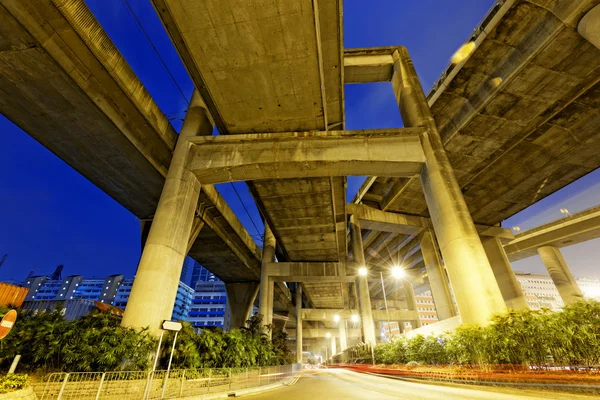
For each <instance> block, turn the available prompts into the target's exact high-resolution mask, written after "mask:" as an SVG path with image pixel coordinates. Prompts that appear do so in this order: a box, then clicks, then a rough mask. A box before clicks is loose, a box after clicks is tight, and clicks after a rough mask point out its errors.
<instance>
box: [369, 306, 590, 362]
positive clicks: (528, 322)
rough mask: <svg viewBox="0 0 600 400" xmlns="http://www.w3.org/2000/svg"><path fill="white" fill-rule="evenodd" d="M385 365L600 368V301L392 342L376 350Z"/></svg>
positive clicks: (513, 313) (511, 314)
mask: <svg viewBox="0 0 600 400" xmlns="http://www.w3.org/2000/svg"><path fill="white" fill-rule="evenodd" d="M375 355H376V360H377V362H380V363H385V364H400V363H408V364H413V363H416V364H428V365H438V364H448V363H450V364H460V365H479V366H481V367H488V366H489V365H493V364H510V365H521V366H523V367H526V366H527V365H529V364H534V365H543V364H546V363H547V362H548V361H547V360H548V359H553V360H554V363H555V364H561V365H587V366H590V365H598V364H600V302H597V301H581V302H577V303H574V304H571V305H569V306H566V307H565V308H564V309H563V310H562V311H560V312H551V311H549V310H547V309H542V310H523V311H515V310H510V311H509V312H507V313H505V314H502V315H497V316H495V317H494V318H493V319H492V322H491V323H490V324H489V325H487V326H485V327H482V326H472V325H471V326H470V325H463V326H461V327H459V328H458V329H456V330H455V331H454V332H452V333H449V334H446V335H439V336H427V337H425V336H422V335H417V336H415V337H412V338H410V339H404V338H399V339H394V340H392V341H390V342H388V343H384V344H381V345H379V346H377V347H376V348H375Z"/></svg>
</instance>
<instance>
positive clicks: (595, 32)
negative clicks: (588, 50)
mask: <svg viewBox="0 0 600 400" xmlns="http://www.w3.org/2000/svg"><path fill="white" fill-rule="evenodd" d="M577 31H578V32H579V34H580V35H581V36H583V37H584V38H586V39H587V41H588V42H590V43H591V44H593V45H594V46H596V47H597V48H598V49H600V5H597V6H596V7H594V8H592V9H591V10H590V11H588V12H587V14H585V16H584V17H583V18H582V19H581V20H580V21H579V25H578V26H577Z"/></svg>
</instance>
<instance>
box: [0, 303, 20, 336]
mask: <svg viewBox="0 0 600 400" xmlns="http://www.w3.org/2000/svg"><path fill="white" fill-rule="evenodd" d="M16 320H17V312H16V311H15V310H10V311H9V312H8V313H7V314H6V315H5V316H4V318H2V321H0V340H1V339H4V337H6V335H8V332H10V330H11V329H12V327H13V326H14V325H15V321H16Z"/></svg>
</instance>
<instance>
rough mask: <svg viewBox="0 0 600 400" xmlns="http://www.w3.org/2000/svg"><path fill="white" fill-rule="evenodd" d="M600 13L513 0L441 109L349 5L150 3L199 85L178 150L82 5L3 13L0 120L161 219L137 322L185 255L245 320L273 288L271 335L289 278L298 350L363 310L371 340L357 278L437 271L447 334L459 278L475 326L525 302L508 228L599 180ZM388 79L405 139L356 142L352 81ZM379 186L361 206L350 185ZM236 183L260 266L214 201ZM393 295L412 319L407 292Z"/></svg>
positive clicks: (148, 320) (445, 93)
mask: <svg viewBox="0 0 600 400" xmlns="http://www.w3.org/2000/svg"><path fill="white" fill-rule="evenodd" d="M599 2H600V1H599V0H583V1H579V2H572V1H570V0H556V1H554V2H551V3H548V4H547V3H546V2H544V5H543V6H542V5H540V4H538V3H539V1H533V0H530V1H527V0H521V1H511V0H508V1H504V2H501V3H498V4H497V5H496V6H495V7H494V9H493V10H492V11H491V12H490V14H489V15H488V16H487V17H486V19H485V20H484V22H483V24H482V25H481V26H480V27H478V28H477V30H476V32H475V33H474V36H473V37H472V38H471V41H472V42H473V43H474V45H473V46H472V47H474V48H475V50H474V51H473V52H472V53H471V54H470V56H469V57H467V58H466V59H465V60H463V61H462V62H460V63H459V64H458V65H453V66H451V67H449V68H448V70H447V71H446V72H445V73H444V74H443V76H442V78H441V79H440V81H439V82H438V83H437V84H436V86H435V88H434V90H433V91H432V93H431V94H430V95H429V96H428V97H427V98H426V96H425V94H424V93H423V92H422V89H421V86H420V83H419V80H418V77H417V75H416V71H415V70H414V67H413V65H412V61H411V60H410V56H409V54H408V52H407V50H406V49H405V48H403V47H389V48H375V49H346V50H344V49H343V47H342V46H343V43H342V35H343V27H342V22H341V15H342V9H341V7H342V5H341V2H340V1H339V0H321V1H319V2H318V4H317V2H310V1H297V2H277V3H268V4H262V5H261V7H254V6H251V5H249V4H245V3H244V4H240V3H239V2H234V1H230V0H224V1H220V2H218V3H217V2H180V1H177V0H153V4H154V6H155V8H156V10H157V12H158V14H159V16H160V18H161V20H162V22H163V24H164V26H165V28H166V30H167V32H168V33H169V35H170V37H171V40H172V42H173V44H174V46H175V48H176V49H177V51H178V52H179V54H180V56H181V58H182V60H183V63H184V65H185V66H186V68H187V70H188V72H189V74H190V76H191V78H192V81H193V82H194V84H195V86H196V91H195V92H194V96H193V98H192V101H191V102H190V105H189V109H188V112H187V115H186V118H185V122H184V125H183V128H182V130H181V132H180V134H179V137H178V138H176V134H175V132H173V130H172V128H171V127H170V126H169V124H168V121H166V119H165V118H164V116H163V115H162V114H161V113H160V111H159V110H158V108H157V107H156V105H155V104H154V102H153V101H152V99H151V98H150V97H149V95H148V94H147V93H146V92H145V90H144V88H143V86H142V85H141V84H140V83H139V81H138V80H137V78H136V77H135V76H134V74H133V73H132V72H131V70H130V69H129V67H128V66H127V65H126V63H125V62H124V60H123V59H122V57H121V56H120V54H119V53H118V50H117V49H116V48H115V47H114V45H112V43H111V42H110V40H109V39H108V37H107V36H106V34H105V33H104V32H103V30H102V28H101V27H100V26H99V25H98V23H97V22H96V21H95V20H94V18H93V16H92V15H91V14H90V13H89V10H87V8H86V7H85V4H84V3H83V1H82V0H52V1H49V2H43V1H36V0H25V1H16V0H0V5H2V8H1V9H0V18H1V19H0V21H2V22H3V23H2V27H3V30H2V31H1V32H3V33H4V32H6V33H7V34H3V36H2V38H3V40H2V41H0V44H1V45H2V46H3V47H2V48H0V51H1V52H0V57H1V58H0V61H1V62H2V63H3V64H2V72H3V74H2V76H1V79H3V85H2V89H1V90H2V91H1V92H0V94H1V95H0V110H1V111H2V112H3V113H4V114H5V115H7V116H8V117H9V118H10V119H11V120H13V121H14V122H15V123H17V124H18V125H19V126H21V127H22V128H23V129H24V130H26V131H27V132H28V133H29V134H31V135H32V136H33V137H34V138H36V139H37V140H38V141H40V142H41V143H42V144H44V145H45V146H46V147H48V148H49V149H50V150H51V151H53V152H55V153H56V154H57V155H59V156H60V157H61V158H62V159H63V160H65V161H66V162H68V163H69V164H70V165H72V166H73V167H74V168H76V169H77V170H78V171H80V172H81V173H82V174H84V176H86V177H88V179H90V180H91V181H92V182H94V183H95V184H97V185H98V186H99V187H100V188H102V189H103V190H105V191H106V192H107V193H108V194H109V195H111V196H113V197H114V198H115V199H117V201H119V202H120V203H121V204H123V205H125V206H126V207H127V208H128V209H130V210H131V211H132V212H133V213H134V214H135V215H137V216H139V217H140V218H142V219H152V221H153V222H152V226H151V227H149V230H148V238H147V241H146V245H145V247H144V252H143V255H142V259H141V261H140V265H139V267H138V274H137V277H136V282H135V284H134V287H133V290H132V295H131V299H130V303H129V305H128V307H127V311H126V314H125V316H124V321H123V323H124V325H127V326H133V327H143V326H150V328H151V330H152V331H157V330H158V325H159V322H160V321H161V320H163V319H166V318H168V317H169V314H168V309H169V307H168V306H167V305H168V304H170V302H171V299H174V295H175V292H176V283H177V282H176V280H177V279H178V277H179V271H180V269H181V263H182V261H183V259H184V257H185V255H186V254H188V252H189V253H190V254H191V255H193V256H194V257H195V258H196V259H197V260H198V261H199V262H201V263H203V264H204V265H205V266H207V267H208V268H209V269H210V270H211V271H212V272H214V273H215V274H216V275H217V276H219V277H220V278H222V279H224V280H225V281H226V282H228V283H230V285H229V289H228V293H230V297H231V301H232V302H233V304H235V305H236V306H235V308H236V310H238V315H237V319H236V320H237V321H238V323H239V322H240V321H243V317H244V316H245V313H246V312H247V310H248V308H249V305H250V304H251V303H252V302H253V301H254V296H255V295H256V290H257V282H258V281H259V280H260V281H261V291H260V293H261V297H260V306H261V313H262V314H263V315H264V316H266V322H267V323H270V322H271V321H273V320H274V318H273V309H274V307H275V306H274V304H273V302H274V300H273V297H274V294H275V293H280V295H281V296H279V298H281V299H282V300H285V299H288V298H289V297H287V296H289V294H288V293H287V289H286V287H285V286H284V285H283V282H284V281H285V282H292V283H295V285H294V286H293V287H294V288H295V295H296V301H295V303H296V304H295V305H296V310H291V309H290V307H289V304H287V305H285V304H283V305H281V307H282V308H283V309H284V310H287V312H289V313H295V314H296V315H297V317H298V319H299V321H298V322H300V323H298V324H296V325H297V330H298V337H299V338H302V334H301V330H302V326H303V324H302V317H303V311H302V309H303V308H309V309H316V310H337V311H336V313H341V312H342V311H343V310H358V312H359V313H360V324H361V327H362V329H361V333H362V338H363V339H364V341H366V342H370V343H375V341H376V339H375V330H374V319H376V318H378V314H381V313H379V312H378V311H379V310H377V309H373V304H374V303H375V301H373V302H372V301H371V297H372V296H374V297H375V298H377V297H378V296H379V292H376V293H374V291H375V286H376V285H374V284H373V281H374V279H373V276H370V277H369V276H368V275H369V274H366V275H365V274H358V272H359V271H361V267H367V266H369V267H371V269H372V271H371V275H373V273H375V272H377V271H378V269H379V270H383V269H385V268H384V267H386V266H388V265H392V264H395V263H398V264H403V266H404V267H405V268H407V269H412V270H415V271H419V270H420V269H422V268H423V267H425V270H426V273H427V278H428V280H429V283H430V285H431V287H432V292H433V295H434V300H435V302H436V305H437V307H438V310H445V311H441V312H442V313H443V318H446V319H450V318H452V316H453V314H454V311H453V308H452V307H451V296H450V287H449V283H450V285H451V287H452V289H453V291H454V295H455V298H456V302H457V305H458V308H459V310H460V313H461V317H462V320H463V321H464V322H467V323H485V322H487V321H488V320H489V318H490V316H491V315H492V314H494V313H499V312H504V311H505V310H506V306H507V305H508V306H510V307H515V308H519V307H522V306H523V304H524V299H523V298H522V293H521V292H520V289H519V288H518V283H517V282H516V279H515V277H514V274H513V273H512V270H511V269H510V264H509V262H508V259H507V256H506V254H505V252H504V249H503V246H502V244H503V239H504V240H510V239H512V236H511V234H510V232H507V231H506V230H504V229H502V228H500V227H499V223H500V222H501V221H502V220H503V219H505V218H507V217H509V216H511V215H513V214H514V213H516V212H518V211H520V210H522V209H523V208H525V207H527V206H529V205H531V204H533V203H534V202H536V201H537V200H539V199H541V198H543V197H544V196H546V195H548V194H550V193H553V192H554V191H556V190H558V189H560V188H562V187H563V186H564V185H566V184H568V183H570V182H572V181H573V180H575V179H577V178H578V177H580V176H582V175H583V174H585V173H587V172H590V171H592V170H593V169H595V168H597V167H598V166H600V158H599V155H598V152H597V151H596V150H595V148H597V144H598V141H600V136H599V134H598V133H597V132H598V129H597V123H598V120H599V118H598V114H597V111H596V108H597V107H596V106H595V105H596V103H597V101H598V95H597V93H598V90H597V85H598V82H599V80H600V68H597V65H600V50H599V49H598V48H597V47H596V46H595V45H594V44H592V43H591V42H594V43H596V45H599V44H598V42H596V41H595V37H594V31H593V29H592V30H590V29H589V27H590V26H591V27H593V26H594V20H593V19H592V20H591V21H592V22H591V23H590V22H589V21H588V20H586V21H588V22H586V23H585V24H584V28H582V29H581V31H582V32H583V33H579V32H578V31H577V26H578V24H579V23H580V21H582V20H583V18H584V16H586V14H587V13H588V12H590V10H592V8H593V7H595V6H596V5H597V4H598V3H599ZM590 15H591V14H590ZM586 18H587V17H586ZM4 27H6V28H4ZM274 32H275V33H276V34H274ZM582 35H585V36H586V38H587V39H586V38H584V37H583V36H582ZM590 41H591V42H590ZM49 77H50V78H52V79H49ZM375 81H391V83H392V85H391V86H392V90H394V94H395V97H396V100H397V102H398V107H399V111H400V113H401V115H402V118H403V121H404V125H405V128H403V129H394V130H391V129H386V130H377V131H348V130H346V129H345V125H344V121H345V114H344V83H367V82H375ZM83 121H84V122H83ZM213 125H216V126H217V128H218V130H219V133H220V134H221V135H220V136H217V137H212V136H211V134H212V128H213ZM357 149H359V150H360V151H357ZM364 174H368V175H370V177H369V178H368V179H367V181H366V182H365V185H363V187H362V188H361V190H360V191H359V194H358V195H357V197H356V198H355V199H354V201H353V203H354V204H353V205H347V204H346V199H345V186H346V176H347V175H364ZM240 180H243V181H248V184H249V187H250V190H251V192H252V194H253V196H254V198H255V200H256V203H257V206H258V208H259V210H260V212H261V215H262V217H263V218H264V221H265V225H266V229H265V238H264V247H263V250H262V253H261V252H260V250H258V249H257V248H256V246H255V245H254V243H253V242H252V241H251V240H250V238H249V236H248V234H247V233H246V232H245V231H244V230H243V228H242V227H241V225H240V224H239V221H237V219H236V218H235V216H234V215H233V214H232V213H231V210H229V209H228V207H227V206H226V204H225V203H224V202H223V200H222V199H221V198H220V197H219V196H218V193H217V192H216V191H215V190H214V187H213V186H212V185H213V184H215V183H219V182H231V181H240ZM382 253H383V255H382ZM442 260H443V261H444V263H443V264H442ZM275 261H277V262H275ZM314 271H316V272H314ZM411 272H412V271H411ZM446 274H448V276H449V279H447V276H446ZM370 279H371V282H369V280H370ZM157 283H158V285H157ZM233 284H235V285H233ZM384 286H385V285H384ZM150 288H152V290H150ZM275 297H277V296H275ZM390 300H391V301H403V302H404V303H403V304H405V305H406V308H407V309H408V310H397V311H398V312H397V313H394V314H396V316H397V317H398V318H408V317H410V318H413V317H414V314H415V311H416V303H415V301H414V292H413V290H412V284H411V283H410V282H408V281H405V282H404V283H403V285H402V291H400V293H399V295H398V296H397V297H392V298H390ZM384 301H387V299H385V300H384ZM282 302H283V303H286V301H282ZM322 312H325V314H326V316H327V315H328V314H327V311H321V313H322ZM330 314H331V313H330ZM386 314H387V313H386ZM329 317H332V316H331V315H329ZM306 324H307V329H312V328H314V329H334V327H335V326H341V325H339V324H336V323H335V322H334V321H328V320H327V318H324V319H321V320H317V321H309V320H307V321H306ZM340 336H341V333H340ZM298 343H300V345H301V340H300V341H298ZM342 347H343V346H342ZM299 350H301V347H300V348H299ZM299 353H300V351H299Z"/></svg>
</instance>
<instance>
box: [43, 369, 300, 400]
mask: <svg viewBox="0 0 600 400" xmlns="http://www.w3.org/2000/svg"><path fill="white" fill-rule="evenodd" d="M299 369H300V366H299V365H297V364H294V365H280V366H273V367H256V368H206V369H198V370H191V369H180V370H171V371H168V373H167V371H163V370H161V371H154V372H151V371H114V372H59V373H53V374H51V375H50V376H49V377H48V380H47V381H46V382H45V383H42V384H37V385H34V390H35V391H36V394H37V395H38V398H39V399H40V400H49V399H52V400H154V399H174V398H179V397H187V396H196V395H202V394H209V393H219V392H228V391H235V390H240V389H246V388H252V387H258V386H263V385H270V384H272V383H277V382H280V381H283V380H285V379H288V378H292V377H293V376H294V374H295V373H296V372H297V371H298V370H299Z"/></svg>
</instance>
